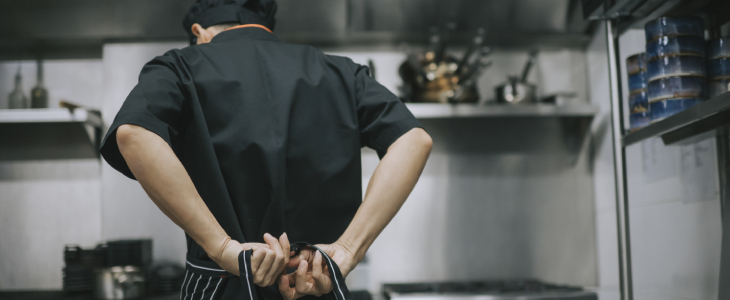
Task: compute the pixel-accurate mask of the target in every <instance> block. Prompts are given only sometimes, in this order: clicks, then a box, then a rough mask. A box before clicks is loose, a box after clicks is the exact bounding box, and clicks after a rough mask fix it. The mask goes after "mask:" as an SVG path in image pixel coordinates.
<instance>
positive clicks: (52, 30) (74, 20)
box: [0, 0, 590, 59]
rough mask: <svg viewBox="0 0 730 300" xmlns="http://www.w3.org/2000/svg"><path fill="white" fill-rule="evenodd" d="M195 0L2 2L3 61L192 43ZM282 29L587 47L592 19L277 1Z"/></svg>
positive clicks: (356, 1) (559, 3) (434, 5)
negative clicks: (437, 30)
mask: <svg viewBox="0 0 730 300" xmlns="http://www.w3.org/2000/svg"><path fill="white" fill-rule="evenodd" d="M193 2H194V1H193V0H154V1H149V0H115V1H109V0H106V1H99V0H64V1H58V0H23V1H17V0H0V26H2V28H4V30H3V31H2V32H0V59H12V58H19V57H23V56H29V55H36V54H45V55H46V57H48V56H51V57H53V56H56V57H64V56H69V57H73V56H78V57H88V56H96V55H98V56H100V55H101V45H102V44H103V43H110V42H111V43H113V42H137V41H170V40H172V41H174V40H179V41H185V40H186V37H185V32H184V31H183V29H182V25H181V23H182V18H183V15H184V14H185V12H186V11H187V9H188V8H189V6H190V5H191V4H192V3H193ZM277 2H278V3H279V11H278V13H277V27H276V34H277V35H278V36H279V37H281V38H282V39H283V40H285V41H289V42H295V43H307V44H311V45H315V46H321V47H342V46H373V45H378V46H397V45H399V44H402V43H409V44H422V43H425V42H426V41H427V38H426V37H427V34H428V32H429V29H430V28H431V27H432V26H443V25H444V24H446V23H447V22H451V23H454V25H455V32H454V34H453V35H452V36H453V40H454V41H455V42H456V43H459V42H462V41H463V43H464V44H466V43H467V42H468V40H469V38H470V37H471V36H472V35H473V32H474V31H476V29H477V28H484V29H485V30H486V33H487V35H486V36H487V38H486V41H485V44H488V45H493V46H517V47H526V46H527V47H529V46H535V45H554V46H559V47H574V48H575V47H577V48H582V47H585V45H586V44H587V42H588V36H587V32H588V31H589V25H590V23H589V22H586V21H584V20H583V17H582V8H581V1H578V0H513V1H503V0H451V1H437V0H278V1H277Z"/></svg>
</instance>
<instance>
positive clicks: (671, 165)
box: [641, 138, 679, 183]
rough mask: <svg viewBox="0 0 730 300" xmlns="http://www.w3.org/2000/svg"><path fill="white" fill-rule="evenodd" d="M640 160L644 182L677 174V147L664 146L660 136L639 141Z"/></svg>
mask: <svg viewBox="0 0 730 300" xmlns="http://www.w3.org/2000/svg"><path fill="white" fill-rule="evenodd" d="M641 158H642V159H641V161H642V164H643V166H642V167H643V168H644V181H645V183H651V182H656V181H660V180H664V179H669V178H672V177H676V176H677V161H678V160H679V147H672V146H665V145H664V142H662V140H661V138H652V139H647V140H645V141H643V142H641Z"/></svg>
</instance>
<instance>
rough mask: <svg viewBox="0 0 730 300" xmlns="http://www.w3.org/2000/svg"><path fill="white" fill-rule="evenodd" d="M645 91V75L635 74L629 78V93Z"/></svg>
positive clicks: (642, 73) (643, 73)
mask: <svg viewBox="0 0 730 300" xmlns="http://www.w3.org/2000/svg"><path fill="white" fill-rule="evenodd" d="M645 89H646V73H645V72H641V73H636V74H634V75H631V76H629V93H631V92H633V91H638V90H645Z"/></svg>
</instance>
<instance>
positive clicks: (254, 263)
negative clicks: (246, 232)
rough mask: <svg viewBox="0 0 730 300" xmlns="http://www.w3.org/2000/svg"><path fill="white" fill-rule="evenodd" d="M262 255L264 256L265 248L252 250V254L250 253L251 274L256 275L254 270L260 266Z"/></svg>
mask: <svg viewBox="0 0 730 300" xmlns="http://www.w3.org/2000/svg"><path fill="white" fill-rule="evenodd" d="M264 257H266V252H265V249H260V250H254V251H253V254H251V274H254V275H256V270H258V269H259V267H260V266H261V262H262V261H263V260H264Z"/></svg>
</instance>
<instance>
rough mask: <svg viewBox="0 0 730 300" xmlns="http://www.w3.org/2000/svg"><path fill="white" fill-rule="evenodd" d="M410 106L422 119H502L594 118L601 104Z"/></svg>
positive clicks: (420, 104)
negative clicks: (596, 105)
mask: <svg viewBox="0 0 730 300" xmlns="http://www.w3.org/2000/svg"><path fill="white" fill-rule="evenodd" d="M406 106H408V109H410V110H411V112H412V113H413V115H414V116H416V118H419V119H444V118H499V117H587V118H593V116H595V115H596V114H597V113H598V107H595V106H592V105H588V104H573V105H560V106H558V105H551V104H524V105H509V104H492V105H478V104H438V103H407V104H406Z"/></svg>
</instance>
